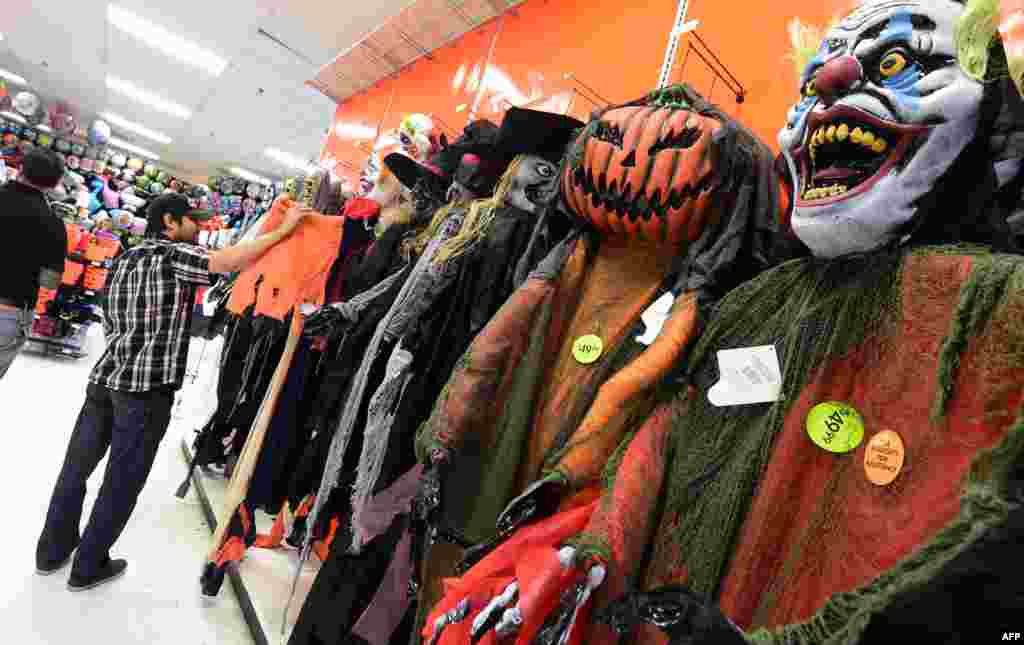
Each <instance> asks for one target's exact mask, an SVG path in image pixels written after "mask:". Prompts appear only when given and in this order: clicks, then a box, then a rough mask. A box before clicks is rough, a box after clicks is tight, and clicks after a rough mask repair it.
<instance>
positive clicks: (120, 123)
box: [100, 112, 171, 145]
mask: <svg viewBox="0 0 1024 645" xmlns="http://www.w3.org/2000/svg"><path fill="white" fill-rule="evenodd" d="M100 116H101V117H103V118H104V119H106V120H107V122H108V123H110V125H112V126H114V127H117V128H120V129H122V130H127V131H129V132H134V133H135V134H137V135H139V136H143V137H146V138H147V139H151V140H152V141H156V142H157V143H162V144H164V145H167V144H168V143H170V142H171V138H170V137H169V136H167V135H166V134H163V133H162V132H157V131H156V130H150V129H149V128H147V127H146V126H143V125H139V124H138V123H134V122H132V121H129V120H128V119H126V118H124V117H122V116H118V115H116V114H114V113H113V112H103V113H101V114H100Z"/></svg>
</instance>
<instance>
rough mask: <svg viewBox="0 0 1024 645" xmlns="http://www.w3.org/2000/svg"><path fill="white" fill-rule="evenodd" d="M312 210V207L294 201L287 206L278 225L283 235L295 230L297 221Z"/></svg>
mask: <svg viewBox="0 0 1024 645" xmlns="http://www.w3.org/2000/svg"><path fill="white" fill-rule="evenodd" d="M312 212H313V209H312V208H310V207H309V206H306V205H304V204H300V203H299V202H295V203H294V204H292V205H291V207H289V208H288V212H286V213H285V215H284V220H282V222H281V226H279V227H278V229H279V230H280V231H281V232H282V233H284V234H285V235H288V234H289V233H291V232H292V231H294V230H295V227H297V226H298V225H299V222H301V221H302V220H303V219H305V218H306V216H307V215H309V214H310V213H312Z"/></svg>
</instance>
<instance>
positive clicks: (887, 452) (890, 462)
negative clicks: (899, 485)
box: [864, 430, 906, 486]
mask: <svg viewBox="0 0 1024 645" xmlns="http://www.w3.org/2000/svg"><path fill="white" fill-rule="evenodd" d="M905 459H906V448H905V447H904V445H903V439H901V438H900V436H899V435H898V434H896V433H895V432H893V431H892V430H883V431H882V432H879V433H878V434H876V435H875V436H874V437H871V441H869V442H868V445H867V450H865V451H864V472H865V473H867V476H868V481H870V482H871V483H872V484H875V485H876V486H888V485H889V484H891V483H893V482H894V481H896V478H897V477H899V476H900V471H901V470H903V464H904V461H905Z"/></svg>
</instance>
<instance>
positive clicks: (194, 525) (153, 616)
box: [0, 327, 252, 645]
mask: <svg viewBox="0 0 1024 645" xmlns="http://www.w3.org/2000/svg"><path fill="white" fill-rule="evenodd" d="M93 331H94V332H98V331H99V329H98V327H96V328H94V329H93ZM101 345H102V338H100V337H92V338H90V343H89V346H90V357H89V358H85V359H82V360H81V361H77V362H66V361H63V360H59V359H51V358H43V357H40V356H36V355H32V354H23V355H22V356H21V357H19V358H18V360H17V361H16V362H15V364H14V366H13V367H12V368H11V371H10V372H8V374H7V376H6V377H5V378H4V379H3V380H0V409H2V410H3V414H4V421H3V428H4V430H5V431H6V433H5V434H6V436H7V437H8V439H7V443H6V446H4V449H3V450H0V490H3V493H4V495H3V499H4V511H5V518H4V521H3V527H4V532H5V535H4V540H3V543H2V546H3V548H2V551H0V558H2V562H0V571H3V575H0V624H2V629H3V634H4V638H3V639H2V640H3V641H4V642H6V643H19V644H24V645H37V644H38V645H64V644H66V643H75V642H96V643H104V644H106V645H134V644H136V643H139V644H143V643H144V644H146V645H163V644H167V645H171V644H174V645H181V644H184V643H187V644H188V645H215V644H216V645H235V644H238V645H241V644H245V645H248V644H250V643H252V638H251V636H250V635H249V631H248V628H247V627H246V625H245V622H244V620H243V618H242V614H241V611H240V610H239V608H238V602H237V601H236V599H235V597H234V595H233V594H232V592H231V589H230V585H225V588H224V590H223V591H222V593H221V595H220V597H219V598H218V599H217V600H216V601H214V602H213V603H212V604H211V603H208V602H206V601H204V600H202V599H201V597H200V593H199V585H198V578H199V573H200V567H201V565H202V554H203V553H205V551H206V548H207V546H208V544H209V539H210V533H209V530H208V529H207V527H206V525H205V523H204V521H203V518H202V515H201V514H200V509H199V502H198V500H197V499H196V497H195V494H194V493H190V495H189V497H188V498H186V499H185V500H178V499H176V498H175V497H174V490H175V488H176V487H177V485H178V484H179V483H180V481H181V478H182V475H183V473H184V465H183V462H182V456H181V448H180V443H181V438H180V434H177V433H175V432H174V431H171V432H169V433H168V435H167V437H166V438H165V439H164V442H163V444H162V445H161V448H160V455H159V457H158V458H157V462H156V465H155V466H154V468H153V473H152V475H151V476H150V479H149V482H148V484H147V485H146V488H145V490H144V491H143V493H142V497H141V498H140V500H139V505H138V508H137V509H136V511H135V515H134V516H133V517H132V520H131V522H130V523H129V525H128V528H127V529H126V531H125V533H124V535H123V537H122V538H121V540H120V541H119V542H118V544H117V545H116V546H115V548H114V552H113V555H114V557H125V558H127V559H128V561H129V568H128V573H127V575H126V576H125V577H124V578H122V579H121V580H119V581H117V582H115V583H112V584H111V585H109V586H106V587H103V588H100V589H97V590H95V591H91V592H85V593H81V594H72V593H69V592H68V591H67V590H66V586H65V585H66V583H67V575H68V569H65V570H63V571H61V572H60V573H59V574H56V575H54V576H51V577H48V578H43V577H39V576H37V575H36V574H35V566H34V564H35V560H34V558H35V543H36V539H37V538H38V535H39V531H40V529H41V528H42V523H43V518H44V513H45V510H46V505H47V503H48V501H49V495H50V492H51V491H52V486H53V484H54V482H55V480H56V477H57V473H58V472H59V470H60V466H61V463H62V460H63V458H64V450H65V448H66V446H67V441H68V437H69V436H70V434H71V429H72V425H73V423H74V420H75V417H76V415H77V413H78V410H79V408H80V406H81V404H82V401H83V399H84V396H85V384H86V378H87V376H88V373H89V369H90V368H91V366H92V364H93V362H94V361H95V360H96V357H97V356H98V352H99V351H100V348H101ZM104 467H105V462H104V463H103V464H100V467H99V469H97V472H96V474H95V476H94V478H93V479H92V480H90V483H89V491H90V496H89V497H88V498H87V501H86V513H88V512H89V508H90V507H91V502H92V495H93V494H95V492H96V491H97V490H98V488H99V484H100V481H101V479H102V474H103V468H104Z"/></svg>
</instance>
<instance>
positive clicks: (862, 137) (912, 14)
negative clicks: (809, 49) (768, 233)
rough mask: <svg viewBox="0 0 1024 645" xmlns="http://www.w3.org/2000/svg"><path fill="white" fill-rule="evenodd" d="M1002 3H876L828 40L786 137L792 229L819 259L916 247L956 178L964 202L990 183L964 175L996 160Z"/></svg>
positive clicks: (808, 74)
mask: <svg viewBox="0 0 1024 645" xmlns="http://www.w3.org/2000/svg"><path fill="white" fill-rule="evenodd" d="M992 2H993V0H973V1H972V2H969V3H966V2H962V1H958V0H869V1H868V2H865V3H863V4H862V5H860V6H859V7H858V8H857V9H855V10H854V11H853V12H851V13H850V14H848V15H847V16H845V17H844V18H843V19H842V20H841V21H839V23H838V24H836V25H835V26H834V27H832V28H831V29H830V30H829V31H828V32H827V33H826V34H825V37H824V39H823V41H822V42H821V44H820V46H819V48H818V50H817V53H816V55H815V56H814V57H813V58H812V59H811V61H810V63H809V64H808V65H807V67H806V69H805V70H804V72H803V75H802V77H801V81H800V95H801V96H800V100H799V102H798V103H797V104H796V105H795V106H794V107H793V108H792V109H791V110H790V112H789V115H788V119H787V123H786V126H785V127H784V128H783V130H782V131H781V132H780V133H779V143H780V145H781V148H782V152H783V155H784V157H785V159H786V161H787V164H788V166H789V170H790V172H791V175H792V177H793V179H794V186H795V192H796V195H795V200H794V207H793V213H792V217H791V223H792V228H793V231H794V233H795V234H796V235H797V236H798V237H799V238H800V239H801V240H802V241H803V242H804V243H805V244H806V245H807V246H808V248H810V250H811V252H812V253H813V254H815V255H817V256H819V257H826V258H831V257H840V256H844V255H849V254H852V253H864V252H870V251H874V250H876V249H879V248H882V247H885V246H888V245H892V244H900V243H904V242H907V241H909V240H911V239H913V238H914V236H915V235H916V234H918V232H919V231H921V230H922V229H926V228H927V227H926V226H925V224H926V223H928V224H934V221H935V214H934V211H935V209H934V208H925V207H924V206H923V205H926V204H932V205H934V203H935V202H936V199H935V195H936V194H937V191H940V190H945V189H948V185H947V184H949V183H950V182H949V181H948V180H949V179H950V178H951V176H952V177H953V179H955V180H958V181H959V180H962V181H963V182H964V186H962V187H961V188H962V192H963V191H966V190H967V188H968V187H969V186H970V185H971V184H972V183H976V182H981V181H982V180H981V179H980V177H981V175H977V176H975V175H971V176H970V177H968V176H967V175H966V174H964V173H962V172H961V168H962V167H964V166H965V165H966V166H968V167H971V166H972V164H970V163H967V164H965V159H966V157H967V156H968V155H969V154H970V155H976V154H977V151H978V150H979V147H983V148H985V150H986V153H987V150H988V147H987V146H988V143H987V140H988V138H989V137H991V136H992V128H993V127H994V123H995V122H996V121H997V119H996V117H995V115H996V114H998V112H999V109H1000V108H999V107H998V106H997V107H995V108H993V107H992V105H993V101H992V97H993V96H994V95H995V94H996V93H997V90H996V88H995V86H994V84H993V83H991V82H990V81H991V80H992V79H993V78H995V77H996V75H997V74H998V73H999V71H1000V68H1002V71H1003V75H1004V76H1005V66H1006V64H1005V59H1004V58H1003V57H1002V51H1003V50H1002V47H1001V46H999V45H998V38H997V33H998V32H997V30H996V26H997V24H998V15H999V13H998V11H999V10H998V7H994V8H993V5H992V4H991V3H992ZM1000 93H1001V92H1000ZM979 142H982V143H980V144H979ZM982 156H983V157H984V158H985V160H986V163H989V162H994V161H996V160H995V159H994V158H991V157H987V156H985V155H984V154H983V155H982ZM973 158H974V157H972V159H973ZM1017 161H1018V162H1019V159H1017ZM973 166H974V167H975V168H974V170H972V171H971V172H974V171H975V170H977V168H976V166H977V164H973ZM1018 171H1019V165H1017V166H1014V170H1013V171H1012V172H1011V173H1010V174H1016V173H1017V172H1018ZM968 174H969V173H968ZM999 181H1002V182H1005V181H1007V178H1006V177H1003V178H1002V179H1000V180H999ZM945 205H946V206H949V204H948V202H947V203H946V204H945ZM958 216H960V215H958ZM929 219H930V220H931V221H930V222H927V221H926V220H929ZM1004 225H1005V219H1004ZM940 237H941V236H940ZM947 237H949V238H950V240H946V241H956V239H957V238H958V237H959V236H958V235H950V236H947ZM981 241H983V240H981Z"/></svg>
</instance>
